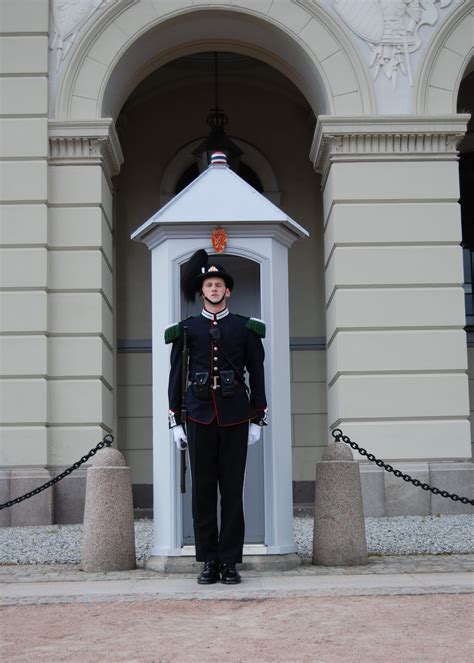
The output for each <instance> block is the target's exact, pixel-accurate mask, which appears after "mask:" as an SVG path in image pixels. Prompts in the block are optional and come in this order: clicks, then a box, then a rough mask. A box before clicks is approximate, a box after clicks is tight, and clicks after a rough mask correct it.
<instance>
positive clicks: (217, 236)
mask: <svg viewBox="0 0 474 663" xmlns="http://www.w3.org/2000/svg"><path fill="white" fill-rule="evenodd" d="M211 239H212V246H213V248H214V251H215V252H216V253H223V251H224V250H225V247H226V246H227V233H226V231H225V230H224V228H222V226H217V228H215V229H214V230H213V231H212V235H211Z"/></svg>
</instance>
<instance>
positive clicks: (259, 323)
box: [245, 318, 266, 338]
mask: <svg viewBox="0 0 474 663" xmlns="http://www.w3.org/2000/svg"><path fill="white" fill-rule="evenodd" d="M245 326H246V327H247V329H251V330H252V331H253V332H255V333H256V334H257V336H260V338H265V333H266V327H265V323H264V322H263V320H259V319H258V318H249V319H248V320H247V322H246V324H245Z"/></svg>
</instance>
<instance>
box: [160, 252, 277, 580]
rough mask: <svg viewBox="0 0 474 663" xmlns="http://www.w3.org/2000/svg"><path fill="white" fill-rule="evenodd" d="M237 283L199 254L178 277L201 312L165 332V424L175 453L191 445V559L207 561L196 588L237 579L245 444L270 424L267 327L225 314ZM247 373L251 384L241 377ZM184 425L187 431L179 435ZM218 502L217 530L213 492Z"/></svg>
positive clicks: (253, 441) (242, 543) (252, 319)
mask: <svg viewBox="0 0 474 663" xmlns="http://www.w3.org/2000/svg"><path fill="white" fill-rule="evenodd" d="M233 285H234V281H233V278H232V276H231V275H230V274H228V273H227V272H226V271H225V269H224V268H223V267H222V266H221V265H219V264H216V263H215V262H213V260H210V259H209V257H208V255H207V253H206V251H204V250H200V251H197V252H196V253H195V254H194V255H193V256H192V257H191V259H190V260H189V262H188V265H187V268H186V273H185V274H184V278H183V280H182V289H183V293H184V295H185V297H186V299H187V300H188V301H194V299H195V296H196V293H199V295H200V296H201V298H202V300H203V309H202V311H201V314H200V315H198V316H196V317H191V318H188V319H187V320H184V321H181V322H179V323H177V324H174V325H171V326H170V327H168V328H167V329H166V330H165V341H166V342H167V343H173V346H172V349H171V371H170V378H169V389H168V396H169V425H170V428H171V429H172V431H173V438H174V441H175V443H176V446H177V447H178V449H181V448H183V446H186V445H189V457H190V462H191V476H192V512H193V524H194V537H195V543H196V560H197V561H198V562H204V566H203V569H202V571H201V573H200V575H199V576H198V583H199V584H212V583H215V582H217V581H218V580H221V582H223V583H224V584H237V583H239V582H240V581H241V578H240V574H239V573H238V571H237V569H236V566H235V565H236V563H240V562H242V548H243V545H244V527H245V526H244V511H243V499H242V492H243V484H244V475H245V463H246V459H247V446H248V445H251V444H254V443H255V442H257V441H258V440H259V439H260V434H261V427H262V426H265V425H266V423H267V402H266V398H265V382H264V369H263V362H264V350H263V345H262V340H261V339H262V338H264V337H265V324H264V323H263V322H262V321H261V320H257V319H255V318H248V317H243V316H240V315H234V314H232V313H230V311H229V309H228V308H227V299H228V298H229V297H230V294H231V291H232V289H233ZM185 335H186V337H187V345H188V347H189V370H188V387H187V390H186V396H185V400H186V410H187V416H186V422H183V421H181V414H180V413H181V402H182V386H181V385H182V367H183V345H184V344H183V338H184V336H185ZM245 371H247V372H248V382H249V387H247V384H246V380H245ZM184 425H185V426H186V432H185V430H184ZM218 488H219V493H220V498H221V502H220V504H221V524H220V530H219V529H218V524H217V523H218V519H217V489H218Z"/></svg>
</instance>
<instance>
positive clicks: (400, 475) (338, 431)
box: [332, 428, 474, 506]
mask: <svg viewBox="0 0 474 663" xmlns="http://www.w3.org/2000/svg"><path fill="white" fill-rule="evenodd" d="M332 436H333V438H334V439H335V440H336V442H340V441H341V440H342V441H343V442H345V443H346V444H348V445H349V446H350V447H352V448H353V449H355V450H356V451H358V452H359V453H360V455H361V456H365V457H366V458H367V460H370V461H371V462H372V463H375V464H376V465H377V466H378V467H383V469H384V470H385V471H386V472H390V473H392V474H393V475H394V476H396V477H398V478H399V479H400V478H401V479H403V481H406V482H407V483H412V484H413V485H414V486H416V487H417V488H418V487H420V488H421V489H422V490H429V491H430V492H432V493H433V495H441V497H449V499H450V500H453V502H461V503H462V504H472V505H473V506H474V500H470V499H469V498H468V497H460V496H459V495H456V493H448V491H447V490H440V489H439V488H435V486H430V485H429V484H428V483H423V482H422V481H420V480H419V479H413V478H412V477H411V476H410V475H409V474H403V472H401V471H400V470H396V469H395V468H394V467H392V465H389V463H385V462H384V461H383V460H381V459H380V458H376V457H375V456H374V454H371V453H368V452H367V451H366V450H365V449H363V448H362V447H359V445H358V444H357V443H356V442H353V441H352V440H351V438H350V437H349V436H348V435H344V434H343V432H342V430H341V429H340V428H335V429H334V430H333V431H332Z"/></svg>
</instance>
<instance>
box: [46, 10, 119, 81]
mask: <svg viewBox="0 0 474 663" xmlns="http://www.w3.org/2000/svg"><path fill="white" fill-rule="evenodd" d="M114 2H117V0H51V27H52V29H51V35H52V37H51V41H50V45H49V48H50V49H51V50H52V51H56V69H59V65H60V64H61V61H62V60H63V59H64V58H65V57H66V54H67V52H68V51H69V49H70V48H71V46H72V45H73V43H74V41H75V39H76V37H77V34H78V32H79V30H80V29H81V28H82V26H83V25H84V24H85V23H86V21H87V20H88V19H89V18H90V17H91V16H92V14H94V13H95V12H96V11H97V10H98V9H100V7H102V6H104V5H107V4H111V3H114Z"/></svg>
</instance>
